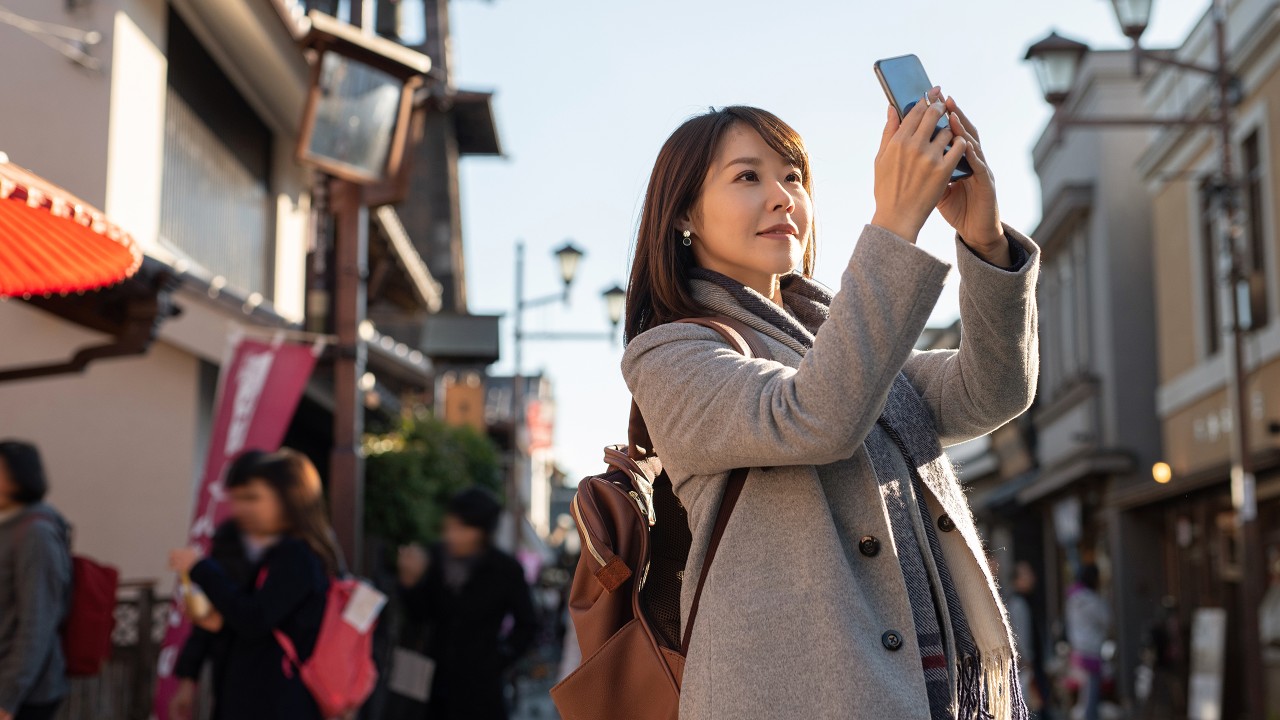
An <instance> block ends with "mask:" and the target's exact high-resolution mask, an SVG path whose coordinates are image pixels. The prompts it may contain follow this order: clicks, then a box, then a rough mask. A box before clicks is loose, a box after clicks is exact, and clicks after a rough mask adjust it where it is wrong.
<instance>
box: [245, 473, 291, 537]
mask: <svg viewBox="0 0 1280 720" xmlns="http://www.w3.org/2000/svg"><path fill="white" fill-rule="evenodd" d="M231 517H232V518H234V519H235V521H236V525H238V526H239V527H240V530H241V531H242V532H244V533H245V534H246V535H253V536H259V537H266V536H270V535H279V534H280V533H282V532H284V530H285V525H286V523H285V518H284V506H283V504H282V503H281V502H280V496H279V495H277V494H276V491H275V490H273V489H272V488H271V486H270V485H268V484H267V483H266V482H264V481H263V480H260V479H258V478H253V479H251V480H250V481H249V482H248V483H246V484H244V485H241V486H239V487H235V488H232V489H231Z"/></svg>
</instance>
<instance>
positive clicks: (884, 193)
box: [871, 88, 968, 243]
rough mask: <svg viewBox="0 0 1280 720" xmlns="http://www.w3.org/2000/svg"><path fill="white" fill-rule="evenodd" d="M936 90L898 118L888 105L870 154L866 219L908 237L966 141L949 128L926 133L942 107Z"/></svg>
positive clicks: (939, 192) (915, 231) (939, 191)
mask: <svg viewBox="0 0 1280 720" xmlns="http://www.w3.org/2000/svg"><path fill="white" fill-rule="evenodd" d="M941 94H942V91H941V89H940V88H934V89H933V90H930V91H929V95H928V97H929V100H930V102H928V103H925V102H918V103H916V104H915V106H914V107H912V108H911V111H910V112H908V113H907V115H906V117H904V118H902V120H901V121H899V120H898V113H897V111H896V110H894V109H893V107H892V106H890V107H889V116H888V118H887V121H886V122H885V126H884V134H883V136H882V137H881V139H880V152H879V153H878V154H877V155H876V181H875V196H876V212H875V215H874V216H873V217H872V219H871V223H872V224H873V225H878V226H880V227H882V228H884V229H886V230H889V231H890V232H892V233H894V234H896V235H898V236H900V237H902V238H905V239H906V240H908V241H909V242H912V243H914V242H915V241H916V236H917V235H919V234H920V228H922V227H924V222H925V220H927V219H929V213H931V212H933V209H934V208H935V207H937V205H938V202H939V201H940V200H941V199H942V197H943V192H944V191H946V189H947V183H949V182H950V181H951V173H952V171H953V170H955V168H956V166H957V165H959V164H960V159H961V157H963V156H964V153H965V150H967V149H968V141H967V140H966V139H965V138H963V137H956V136H955V134H954V133H952V131H951V130H950V129H949V128H943V129H942V130H940V131H939V132H938V134H937V136H934V137H932V139H930V137H931V136H933V130H934V128H935V127H936V126H937V124H938V121H939V120H940V119H941V118H942V115H943V113H944V112H946V106H945V105H944V104H943V103H942V102H941ZM934 101H936V102H934ZM948 143H950V144H951V149H950V150H948V149H947V144H948Z"/></svg>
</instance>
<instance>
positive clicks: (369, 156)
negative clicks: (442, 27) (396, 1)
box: [297, 10, 431, 185]
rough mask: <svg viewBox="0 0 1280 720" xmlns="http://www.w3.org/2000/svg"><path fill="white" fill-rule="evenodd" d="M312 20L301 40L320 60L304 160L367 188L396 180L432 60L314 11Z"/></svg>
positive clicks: (301, 151)
mask: <svg viewBox="0 0 1280 720" xmlns="http://www.w3.org/2000/svg"><path fill="white" fill-rule="evenodd" d="M306 23H307V31H306V34H305V36H304V37H303V40H302V42H303V43H304V44H305V45H306V46H307V47H309V48H311V49H312V50H314V51H315V53H316V58H315V62H314V64H313V66H312V71H311V72H312V74H311V91H310V93H309V94H308V96H307V105H306V110H305V112H304V113H303V116H302V126H301V131H300V132H299V135H298V148H297V156H298V160H299V162H302V163H304V164H307V165H311V166H314V167H317V168H319V169H321V170H323V171H325V172H327V173H329V174H330V175H334V176H336V177H340V178H342V179H344V180H348V181H350V182H354V183H358V184H361V185H370V184H373V183H378V182H382V181H384V180H386V179H387V178H388V176H394V175H395V174H396V173H397V171H398V170H399V168H400V161H401V158H402V157H403V156H404V146H405V139H406V137H408V133H409V114H410V112H411V111H412V109H413V94H414V91H415V90H416V89H417V88H418V87H419V86H420V85H421V84H422V83H423V79H424V78H425V76H426V73H427V72H428V71H429V70H430V69H431V58H429V57H427V56H426V55H423V54H422V53H419V52H416V51H413V50H410V49H408V48H406V47H403V46H401V45H400V44H398V43H394V42H391V41H390V40H386V39H384V38H379V37H376V36H373V35H370V34H369V33H366V32H362V31H361V30H360V29H359V28H355V27H352V26H351V25H348V24H347V23H344V22H342V21H341V20H338V19H337V18H334V17H330V16H329V15H325V14H324V13H321V12H318V11H315V10H312V11H311V12H310V13H309V14H308V15H307V20H306Z"/></svg>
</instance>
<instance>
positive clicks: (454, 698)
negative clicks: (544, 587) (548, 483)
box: [399, 488, 537, 720]
mask: <svg viewBox="0 0 1280 720" xmlns="http://www.w3.org/2000/svg"><path fill="white" fill-rule="evenodd" d="M501 512H502V507H501V505H499V504H498V501H497V500H495V499H494V498H493V497H492V496H491V495H490V494H489V493H487V492H485V491H484V490H481V489H478V488H473V489H469V490H464V491H462V492H461V493H459V494H458V495H457V496H456V497H455V498H454V499H453V501H452V502H451V503H450V506H449V512H448V514H447V515H446V516H445V521H444V533H443V534H444V542H443V543H441V544H440V545H437V546H435V547H433V548H431V550H430V554H429V555H428V553H427V552H426V551H423V550H422V549H421V548H419V547H417V546H412V547H409V548H404V549H402V550H401V553H400V563H399V565H400V568H399V569H400V582H401V586H402V597H403V599H404V602H405V607H406V609H407V611H408V613H409V615H410V616H411V617H412V618H414V619H415V620H419V621H423V620H425V621H427V622H428V623H429V624H430V628H431V632H430V635H429V637H430V639H429V640H428V643H427V655H428V656H429V657H431V658H432V659H434V660H435V662H436V670H435V676H434V679H433V682H432V684H431V696H430V699H429V700H428V705H427V715H426V717H427V718H428V720H464V719H465V720H506V718H507V707H506V701H505V699H504V697H503V692H502V679H503V673H504V671H505V670H506V669H507V668H509V667H510V666H511V665H512V664H513V663H515V661H516V660H518V659H519V658H520V656H522V655H524V653H525V652H526V651H528V650H529V648H530V646H531V645H532V644H533V639H534V634H535V632H536V628H537V620H536V618H535V616H534V612H533V601H532V599H531V598H530V595H529V586H528V584H527V583H526V582H525V579H524V569H523V568H522V567H521V565H520V563H518V562H517V561H516V560H515V558H513V557H511V556H510V555H507V554H506V553H504V552H502V551H501V550H498V549H497V548H495V547H494V546H493V543H492V536H493V531H494V529H495V528H496V526H497V523H498V517H499V515H500V514H501ZM508 615H510V616H512V618H513V619H514V621H515V622H514V624H513V625H512V627H511V630H510V632H508V633H507V634H506V635H505V636H503V635H502V627H503V622H504V620H505V619H506V617H507V616H508Z"/></svg>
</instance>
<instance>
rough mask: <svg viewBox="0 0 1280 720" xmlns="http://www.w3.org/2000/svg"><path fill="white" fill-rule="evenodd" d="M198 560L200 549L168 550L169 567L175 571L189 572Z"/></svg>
mask: <svg viewBox="0 0 1280 720" xmlns="http://www.w3.org/2000/svg"><path fill="white" fill-rule="evenodd" d="M198 562H200V551H199V550H197V549H195V548H189V547H185V548H178V549H176V550H170V551H169V569H170V570H173V571H174V572H176V573H189V572H191V568H193V567H195V565H196V563H198Z"/></svg>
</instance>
